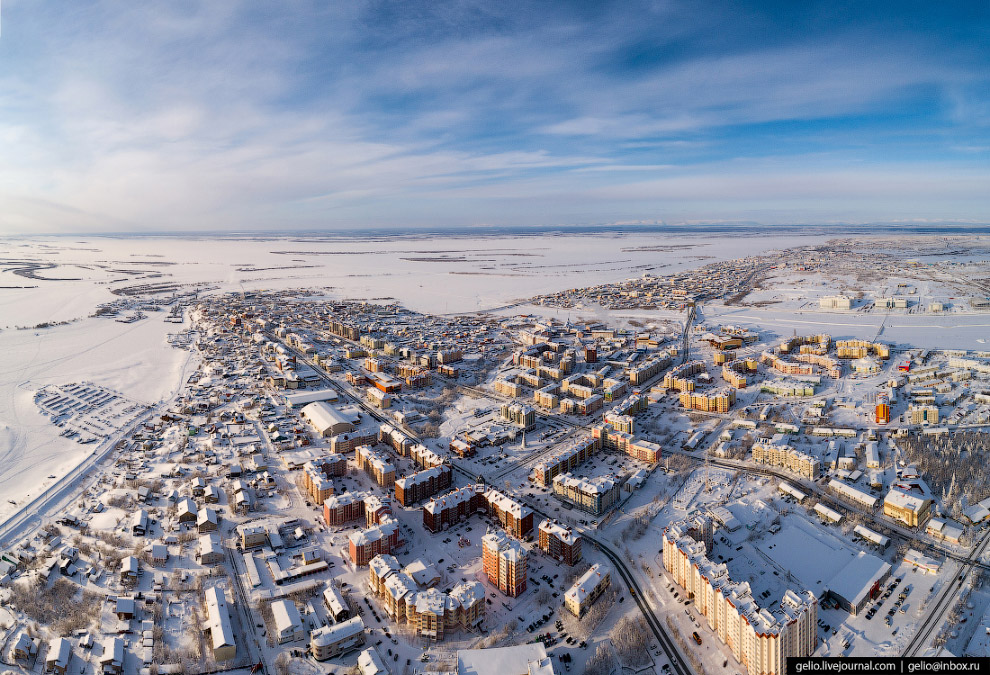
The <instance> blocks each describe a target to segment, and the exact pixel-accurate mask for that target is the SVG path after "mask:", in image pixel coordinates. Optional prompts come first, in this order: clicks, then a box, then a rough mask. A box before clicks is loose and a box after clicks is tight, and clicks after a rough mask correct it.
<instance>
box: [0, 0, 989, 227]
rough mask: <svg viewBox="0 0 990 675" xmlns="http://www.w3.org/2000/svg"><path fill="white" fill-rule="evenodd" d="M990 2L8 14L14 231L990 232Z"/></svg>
mask: <svg viewBox="0 0 990 675" xmlns="http://www.w3.org/2000/svg"><path fill="white" fill-rule="evenodd" d="M988 8H990V5H988V4H987V3H977V2H960V3H945V2H939V3H934V2H924V3H922V2H917V3H915V2H897V3H883V2H841V1H838V0H833V1H831V2H821V3H817V2H763V3H740V2H727V3H724V4H723V3H719V2H704V3H699V2H673V1H672V2H663V1H661V2H635V1H622V2H614V3H603V2H587V3H580V2H572V3H565V2H533V1H530V2H521V3H516V2H512V1H510V0H504V1H500V2H491V1H485V2H482V1H477V2H456V1H453V0H452V1H450V2H415V1H411V0H410V1H397V2H391V1H384V0H382V1H377V2H364V3H356V2H341V1H325V0H323V1H319V2H306V1H303V0H298V1H297V0H286V1H284V2H277V3H275V2H243V3H241V2H227V1H225V0H211V1H209V2H189V1H186V0H176V1H169V2H148V3H128V2H101V1H98V0H74V1H73V2H71V3H65V2H48V1H47V0H5V1H4V2H3V4H2V8H0V20H2V34H0V233H23V232H27V233H30V232H73V231H80V232H82V231H161V230H219V229H237V230H246V229H266V230H277V229H313V228H360V227H401V226H413V227H419V226H421V227H443V226H471V225H484V224H493V225H568V224H593V223H594V224H597V223H613V222H638V221H643V222H656V221H663V222H671V223H676V222H690V221H722V220H726V221H736V220H739V221H757V222H764V223H768V224H773V223H788V224H790V223H830V222H856V223H859V222H873V221H898V220H929V221H930V220H934V221H939V220H954V221H978V222H987V221H990V48H988V45H990V9H988Z"/></svg>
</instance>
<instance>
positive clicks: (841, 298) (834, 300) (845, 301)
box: [818, 295, 852, 309]
mask: <svg viewBox="0 0 990 675" xmlns="http://www.w3.org/2000/svg"><path fill="white" fill-rule="evenodd" d="M818 306H819V307H821V308H822V309H852V298H850V297H849V296H848V295H830V296H826V297H824V298H819V299H818Z"/></svg>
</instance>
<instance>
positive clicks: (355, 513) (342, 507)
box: [323, 492, 368, 527]
mask: <svg viewBox="0 0 990 675" xmlns="http://www.w3.org/2000/svg"><path fill="white" fill-rule="evenodd" d="M367 498H368V493H366V492H345V493H344V494H341V495H333V496H332V497H330V498H329V499H327V500H326V501H324V502H323V520H324V521H326V524H327V525H328V526H329V527H338V526H340V525H343V524H344V523H346V522H348V521H351V520H355V519H357V518H362V517H364V500H365V499H367Z"/></svg>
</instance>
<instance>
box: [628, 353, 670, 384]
mask: <svg viewBox="0 0 990 675" xmlns="http://www.w3.org/2000/svg"><path fill="white" fill-rule="evenodd" d="M671 363H672V359H671V358H670V355H669V354H667V353H664V354H663V355H660V356H656V357H654V358H652V359H649V360H648V361H646V362H645V363H643V364H641V365H639V366H636V367H634V368H630V369H629V383H630V384H632V385H634V386H635V385H640V384H643V383H644V382H646V381H647V380H649V379H650V378H653V377H656V376H657V375H659V374H660V373H661V372H662V371H663V370H664V369H665V368H669V367H670V364H671Z"/></svg>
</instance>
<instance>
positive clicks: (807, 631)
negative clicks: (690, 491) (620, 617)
mask: <svg viewBox="0 0 990 675" xmlns="http://www.w3.org/2000/svg"><path fill="white" fill-rule="evenodd" d="M692 529H696V527H695V526H691V525H688V524H686V523H674V524H672V525H671V526H669V527H668V528H667V529H666V530H664V534H663V565H664V568H665V569H666V570H667V571H668V572H669V573H670V575H671V576H672V577H673V580H674V582H675V583H676V584H677V585H679V586H681V588H683V589H684V590H685V591H686V593H687V596H688V598H693V599H694V604H695V608H696V609H697V610H698V611H699V612H700V613H701V614H702V615H703V616H704V617H706V618H707V619H708V621H707V623H708V627H709V628H710V629H711V630H713V631H715V633H716V634H717V635H718V637H719V639H720V640H722V642H724V643H725V644H726V645H727V646H728V647H729V649H730V650H731V651H732V654H733V656H734V657H735V658H736V660H738V661H739V662H740V663H742V664H743V666H745V667H746V669H747V671H748V673H749V674H750V675H778V674H781V675H782V674H783V673H784V672H785V664H786V659H787V657H800V656H809V655H811V654H812V653H814V651H815V649H816V648H817V646H818V631H817V621H818V601H817V599H816V598H815V596H814V594H813V593H811V592H810V591H804V592H800V593H799V592H795V591H791V590H788V591H785V593H784V596H783V598H782V599H781V603H780V606H779V607H778V608H777V609H776V610H775V611H770V610H768V609H765V608H760V607H759V605H758V604H757V603H756V601H755V600H754V598H753V595H752V592H751V590H750V586H749V584H748V583H747V582H733V581H732V580H731V579H730V578H729V575H728V569H727V568H726V566H725V564H724V563H720V564H715V563H713V562H712V561H711V560H709V559H708V557H707V552H708V548H707V547H706V546H705V544H704V542H701V541H697V540H695V539H694V538H693V537H692V536H691V535H690V534H689V531H690V530H692Z"/></svg>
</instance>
